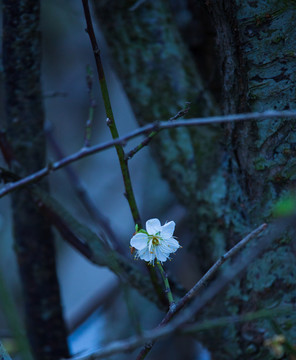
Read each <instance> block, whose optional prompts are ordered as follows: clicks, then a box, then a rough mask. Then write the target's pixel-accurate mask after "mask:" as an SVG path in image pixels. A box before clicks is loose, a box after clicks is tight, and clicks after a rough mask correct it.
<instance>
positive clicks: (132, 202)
mask: <svg viewBox="0 0 296 360" xmlns="http://www.w3.org/2000/svg"><path fill="white" fill-rule="evenodd" d="M82 4H83V9H84V15H85V20H86V24H87V29H86V30H87V33H88V35H89V38H90V41H91V45H92V49H93V52H94V56H95V61H96V67H97V71H98V76H99V82H100V87H101V92H102V97H103V102H104V107H105V111H106V116H107V124H108V126H109V129H110V132H111V135H112V138H113V139H117V138H118V137H119V134H118V130H117V126H116V123H115V119H114V115H113V111H112V106H111V102H110V97H109V91H108V87H107V82H106V78H105V73H104V68H103V64H102V60H101V55H100V49H99V47H98V44H97V40H96V36H95V33H94V29H93V25H92V19H91V16H90V12H89V6H88V0H82ZM115 148H116V152H117V156H118V159H119V163H120V168H121V173H122V177H123V182H124V187H125V196H126V198H127V201H128V203H129V206H130V209H131V213H132V216H133V219H134V223H135V224H136V225H139V227H140V228H143V226H142V223H141V218H140V213H139V210H138V206H137V203H136V199H135V195H134V191H133V187H132V182H131V178H130V173H129V168H128V160H127V159H126V156H125V153H124V150H123V147H122V145H121V144H117V145H115ZM147 269H148V272H149V275H150V279H151V282H152V283H153V286H154V288H155V290H156V293H157V295H158V297H159V299H160V301H161V302H163V301H162V300H163V299H162V293H161V288H160V286H159V283H158V279H157V276H156V273H155V270H154V269H153V268H152V267H151V266H147Z"/></svg>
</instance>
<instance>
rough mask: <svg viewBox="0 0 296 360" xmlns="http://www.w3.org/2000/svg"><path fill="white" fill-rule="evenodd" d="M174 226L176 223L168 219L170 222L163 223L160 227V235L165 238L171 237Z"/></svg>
mask: <svg viewBox="0 0 296 360" xmlns="http://www.w3.org/2000/svg"><path fill="white" fill-rule="evenodd" d="M175 226H176V224H175V222H174V221H170V222H168V223H166V224H164V225H163V226H162V227H161V231H160V236H161V237H162V238H163V239H165V240H166V239H169V238H171V237H172V236H173V233H174V231H175Z"/></svg>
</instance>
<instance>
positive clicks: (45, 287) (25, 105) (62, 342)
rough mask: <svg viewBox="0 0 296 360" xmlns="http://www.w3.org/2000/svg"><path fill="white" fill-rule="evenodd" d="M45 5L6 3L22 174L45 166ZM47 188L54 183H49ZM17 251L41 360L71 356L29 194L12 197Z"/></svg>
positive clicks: (11, 102) (26, 0)
mask: <svg viewBox="0 0 296 360" xmlns="http://www.w3.org/2000/svg"><path fill="white" fill-rule="evenodd" d="M39 13H40V2H39V1H35V0H18V1H13V2H11V1H9V0H8V1H7V0H4V1H3V66H4V75H5V90H6V113H7V128H8V137H9V139H10V143H11V146H12V149H13V156H14V159H13V161H12V168H13V170H14V171H15V172H17V173H18V174H19V175H24V174H29V173H32V172H34V171H37V170H39V169H40V168H42V167H43V166H44V164H45V159H46V152H45V151H46V150H45V138H44V134H43V122H44V113H43V104H42V94H41V83H40V65H41V36H40V31H39ZM42 186H43V188H44V189H48V184H47V183H46V182H43V184H42ZM12 209H13V232H14V239H15V243H14V246H15V251H16V254H17V259H18V263H19V271H20V276H21V281H22V285H23V293H24V301H25V312H26V326H27V331H28V336H29V340H30V343H31V347H32V351H33V354H34V357H35V359H40V360H41V359H42V360H44V359H48V360H53V359H59V358H61V357H67V356H68V355H69V352H68V347H67V336H66V329H65V324H64V320H63V315H62V308H61V299H60V292H59V285H58V280H57V275H56V266H55V265H56V264H55V249H54V239H53V234H52V232H51V229H50V226H49V225H48V224H47V222H46V220H45V219H44V218H43V216H42V215H41V214H39V212H38V210H37V209H36V206H35V204H34V203H33V201H32V200H31V198H30V196H29V194H28V193H27V192H26V191H23V190H19V191H17V192H15V193H14V194H13V195H12Z"/></svg>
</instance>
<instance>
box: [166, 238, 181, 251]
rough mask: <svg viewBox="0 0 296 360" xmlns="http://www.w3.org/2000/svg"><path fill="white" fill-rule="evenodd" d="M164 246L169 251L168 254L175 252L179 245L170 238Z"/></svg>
mask: <svg viewBox="0 0 296 360" xmlns="http://www.w3.org/2000/svg"><path fill="white" fill-rule="evenodd" d="M166 245H167V247H168V248H169V249H170V252H171V253H172V252H175V251H177V250H178V249H179V247H181V246H180V244H179V242H178V241H177V240H175V239H174V238H170V239H168V240H166Z"/></svg>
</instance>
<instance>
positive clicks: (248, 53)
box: [209, 1, 296, 359]
mask: <svg viewBox="0 0 296 360" xmlns="http://www.w3.org/2000/svg"><path fill="white" fill-rule="evenodd" d="M209 10H210V12H211V15H212V19H213V26H215V28H216V31H217V39H218V45H219V50H220V56H219V57H220V60H221V62H222V64H223V66H222V67H221V68H222V77H223V84H224V102H223V103H224V111H225V113H229V112H240V111H245V110H250V111H263V110H267V109H276V110H283V109H295V106H296V104H295V91H294V88H295V75H294V74H295V66H296V61H295V55H294V54H292V53H291V49H292V48H293V47H294V45H295V35H296V33H295V27H294V26H293V23H294V21H295V5H294V4H293V3H292V2H284V1H283V2H278V1H269V2H263V1H249V2H246V1H211V2H209ZM295 130H296V125H295V122H294V121H286V120H285V119H276V120H274V121H270V120H265V121H260V122H250V123H241V124H238V123H237V124H234V125H232V126H231V127H229V128H228V129H227V131H228V133H229V139H230V141H229V142H227V143H226V145H227V155H228V159H229V170H228V179H227V189H228V191H227V192H226V194H225V195H226V197H225V199H228V208H230V209H232V214H235V216H233V217H232V219H231V222H232V224H231V228H232V231H233V232H234V234H242V233H243V232H244V231H245V229H246V227H247V226H250V225H251V224H258V223H259V222H261V221H264V220H268V219H269V218H270V216H271V208H272V204H274V202H275V200H276V199H278V197H279V196H280V195H281V194H283V193H284V192H286V191H287V190H288V189H289V187H291V186H293V185H295V175H294V172H295V165H296V161H295V147H294V144H295V139H296V132H295ZM291 240H292V235H291V234H287V236H286V238H285V239H279V240H278V241H277V242H276V243H274V244H273V245H272V246H271V248H270V249H269V251H268V252H267V253H266V254H264V255H263V256H262V258H260V259H258V260H257V261H255V262H254V263H253V264H252V265H251V266H250V267H249V269H248V271H247V274H246V276H245V277H244V278H243V279H242V280H241V281H238V282H237V283H236V284H235V285H234V286H232V287H231V288H230V290H229V291H228V293H227V294H226V299H227V300H226V304H224V303H221V300H220V304H221V306H218V308H219V310H218V311H220V312H223V313H225V312H227V313H231V314H233V313H244V312H246V311H255V310H257V309H259V308H265V307H269V306H271V304H274V306H279V305H281V304H285V303H293V302H294V300H293V299H294V297H295V290H296V287H295V285H296V282H295V275H296V273H295V272H296V269H295V265H294V264H295V255H294V254H295V251H294V248H295V244H294V243H293V242H292V241H291ZM231 241H232V238H231V237H230V238H229V239H228V241H227V243H228V245H231ZM225 305H226V307H225ZM276 321H277V322H278V325H279V326H280V328H281V330H283V331H285V332H286V334H287V336H288V338H289V340H290V341H292V342H294V340H295V335H296V334H295V328H294V327H293V326H290V327H289V325H288V324H289V323H290V321H293V320H292V318H291V317H290V318H287V317H282V318H278V319H276ZM275 331H276V330H275V329H274V328H273V327H272V326H271V324H270V323H268V322H261V323H257V324H254V323H252V324H244V325H242V326H237V327H230V328H229V329H228V330H227V331H223V332H221V333H220V338H218V339H220V340H219V341H217V337H215V346H214V344H212V343H211V341H209V346H210V348H211V349H213V353H214V357H215V358H217V359H235V358H238V357H239V358H241V359H249V358H250V357H251V358H252V359H266V358H269V357H270V354H269V352H268V351H267V349H266V348H264V347H263V346H262V344H263V340H264V338H268V337H271V336H272V335H273V334H274V332H275Z"/></svg>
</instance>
